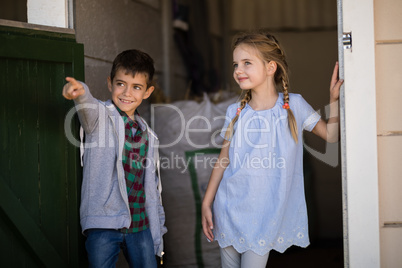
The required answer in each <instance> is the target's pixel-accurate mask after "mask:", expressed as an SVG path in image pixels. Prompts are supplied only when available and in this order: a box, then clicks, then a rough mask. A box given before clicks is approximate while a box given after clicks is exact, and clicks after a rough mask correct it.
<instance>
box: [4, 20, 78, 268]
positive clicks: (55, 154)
mask: <svg viewBox="0 0 402 268" xmlns="http://www.w3.org/2000/svg"><path fill="white" fill-rule="evenodd" d="M65 76H74V77H76V78H77V79H80V80H83V78H84V56H83V45H82V44H77V43H76V41H75V37H74V35H68V34H57V33H50V32H43V31H36V30H27V29H17V28H11V27H0V160H1V161H0V267H79V266H82V262H83V260H84V259H85V256H84V251H85V250H84V247H83V238H82V235H81V234H80V226H79V214H78V209H79V187H80V180H81V174H80V172H81V171H80V170H81V169H80V166H79V154H78V153H79V152H78V148H76V147H75V146H73V145H71V144H70V143H69V142H68V140H67V138H66V136H65V134H64V118H65V115H66V113H67V112H68V111H69V109H71V108H72V105H73V103H72V102H71V101H67V100H64V98H63V97H62V95H61V91H62V87H63V85H64V83H65V80H64V77H65ZM73 121H74V122H72V124H71V126H72V128H73V129H72V131H73V133H76V132H77V127H78V122H77V119H76V118H74V120H73Z"/></svg>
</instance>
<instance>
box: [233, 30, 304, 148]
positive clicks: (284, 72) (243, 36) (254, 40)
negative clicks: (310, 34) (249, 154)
mask: <svg viewBox="0 0 402 268" xmlns="http://www.w3.org/2000/svg"><path fill="white" fill-rule="evenodd" d="M241 44H246V45H249V46H251V47H254V48H255V49H256V50H257V51H258V52H259V54H260V56H261V58H262V60H263V61H265V62H270V61H274V62H276V64H277V69H276V72H275V76H274V80H275V83H276V86H277V88H278V87H281V88H282V91H283V101H284V103H285V104H287V105H289V92H288V89H289V77H288V64H287V62H286V57H285V53H284V51H283V50H282V49H281V47H280V46H279V42H278V40H277V39H276V38H275V37H274V36H273V35H271V34H269V33H266V32H264V31H257V32H245V33H240V34H238V35H236V36H235V37H234V39H233V44H232V48H233V50H235V49H236V48H237V47H238V46H239V45H241ZM251 98H252V96H251V90H250V89H248V90H246V91H245V94H244V96H243V98H242V100H241V101H240V111H241V110H243V108H244V106H245V105H246V103H248V102H249V101H250V100H251ZM287 111H288V123H289V128H290V131H291V133H292V137H293V139H294V140H295V142H296V143H297V140H298V139H297V123H296V119H295V117H294V115H293V112H292V110H291V109H290V108H288V109H287ZM239 114H240V112H238V113H237V114H236V116H235V117H234V118H233V119H232V121H231V122H230V124H229V126H228V128H227V130H226V133H225V138H226V139H230V138H232V136H233V133H234V125H235V123H236V122H237V120H238V119H239Z"/></svg>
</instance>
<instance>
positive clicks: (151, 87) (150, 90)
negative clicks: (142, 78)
mask: <svg viewBox="0 0 402 268" xmlns="http://www.w3.org/2000/svg"><path fill="white" fill-rule="evenodd" d="M154 90H155V87H154V86H150V87H149V88H147V90H146V91H145V94H144V97H143V100H145V99H148V98H149V96H151V94H152V92H154Z"/></svg>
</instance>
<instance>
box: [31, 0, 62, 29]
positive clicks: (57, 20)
mask: <svg viewBox="0 0 402 268" xmlns="http://www.w3.org/2000/svg"><path fill="white" fill-rule="evenodd" d="M68 3H69V1H68V0H28V1H27V6H28V8H27V10H28V23H32V24H39V25H46V26H54V27H61V28H68V26H69V25H68V21H69V19H68V18H69V17H68V16H69V12H68V10H69V7H68Z"/></svg>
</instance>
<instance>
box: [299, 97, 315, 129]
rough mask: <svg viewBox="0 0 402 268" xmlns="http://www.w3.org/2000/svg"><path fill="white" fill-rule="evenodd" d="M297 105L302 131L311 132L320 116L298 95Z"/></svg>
mask: <svg viewBox="0 0 402 268" xmlns="http://www.w3.org/2000/svg"><path fill="white" fill-rule="evenodd" d="M298 104H299V105H298V106H299V107H298V108H299V114H300V119H301V122H302V129H304V130H307V131H312V130H313V128H314V127H315V125H316V124H317V123H318V121H319V120H320V118H321V115H320V114H319V113H317V112H316V111H315V110H314V109H313V107H311V105H310V104H308V103H307V101H306V100H305V99H304V98H303V97H302V96H301V95H299V101H298Z"/></svg>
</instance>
